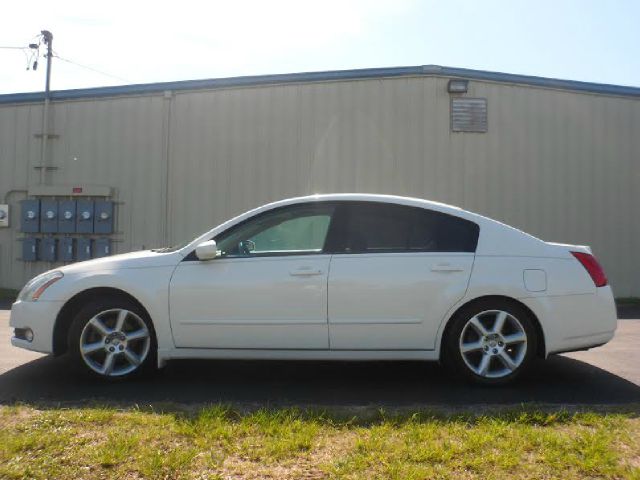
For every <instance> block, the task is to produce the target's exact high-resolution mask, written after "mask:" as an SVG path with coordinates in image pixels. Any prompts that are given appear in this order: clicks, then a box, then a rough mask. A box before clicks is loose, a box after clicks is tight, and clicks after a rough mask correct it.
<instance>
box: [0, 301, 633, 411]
mask: <svg viewBox="0 0 640 480" xmlns="http://www.w3.org/2000/svg"><path fill="white" fill-rule="evenodd" d="M626 316H627V317H628V316H629V315H626ZM635 318H636V319H626V320H619V322H618V331H617V333H616V337H615V338H614V339H613V341H611V342H610V343H608V344H607V345H605V346H603V347H599V348H596V349H593V350H589V351H586V352H576V353H571V354H566V355H558V356H552V357H551V358H550V359H548V360H546V361H539V362H537V363H536V364H535V365H534V367H533V368H532V370H531V371H530V372H529V373H528V374H527V375H526V376H523V378H522V379H520V380H519V381H518V382H517V383H515V384H513V385H511V386H507V387H501V388H488V387H481V386H475V385H468V384H465V383H462V382H460V381H459V380H458V379H457V378H455V377H453V376H452V375H451V374H449V373H448V372H447V371H446V370H444V369H442V368H441V367H440V366H439V365H437V364H435V363H425V362H316V361H314V362H304V361H299V362H280V361H220V360H214V361H211V360H207V361H200V360H198V361H195V360H188V361H187V360H181V361H173V362H170V363H169V364H168V366H167V367H166V368H164V369H163V370H162V371H161V372H159V373H158V374H157V375H154V376H152V377H150V378H144V379H136V380H134V381H127V382H115V383H113V382H103V381H100V380H94V379H91V378H86V377H82V376H80V377H78V376H77V375H73V374H71V373H70V369H69V363H68V360H67V359H66V358H65V357H60V358H54V357H52V356H47V355H41V354H37V353H32V352H27V351H24V350H21V349H18V348H14V347H12V346H11V345H10V341H9V339H10V337H11V329H10V328H9V311H8V310H0V404H12V403H16V402H18V403H25V404H33V405H73V404H86V403H105V404H115V405H123V406H132V405H140V406H158V405H163V404H165V403H166V402H170V403H180V404H203V403H214V402H224V403H228V404H237V405H251V406H299V407H317V406H331V407H333V406H341V407H359V406H377V407H385V408H386V407H398V408H403V407H411V408H419V407H422V408H430V407H461V406H469V405H520V404H531V403H534V404H545V405H548V404H552V405H567V406H572V407H576V406H577V407H580V406H585V407H588V406H593V405H599V406H608V405H611V406H621V405H626V406H629V405H640V349H639V348H638V345H639V344H640V315H635ZM639 408H640V407H639Z"/></svg>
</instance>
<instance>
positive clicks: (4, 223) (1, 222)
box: [0, 204, 9, 227]
mask: <svg viewBox="0 0 640 480" xmlns="http://www.w3.org/2000/svg"><path fill="white" fill-rule="evenodd" d="M8 226H9V205H7V204H0V227H8Z"/></svg>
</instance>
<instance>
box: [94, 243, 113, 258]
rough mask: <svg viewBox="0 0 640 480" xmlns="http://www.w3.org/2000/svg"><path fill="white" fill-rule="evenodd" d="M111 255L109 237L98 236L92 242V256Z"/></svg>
mask: <svg viewBox="0 0 640 480" xmlns="http://www.w3.org/2000/svg"><path fill="white" fill-rule="evenodd" d="M109 255H111V239H109V238H98V239H96V241H95V242H93V256H94V257H95V258H100V257H108V256H109Z"/></svg>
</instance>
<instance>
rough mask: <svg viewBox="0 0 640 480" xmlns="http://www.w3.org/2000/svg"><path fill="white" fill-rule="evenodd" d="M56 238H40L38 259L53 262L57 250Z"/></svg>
mask: <svg viewBox="0 0 640 480" xmlns="http://www.w3.org/2000/svg"><path fill="white" fill-rule="evenodd" d="M56 244H57V239H56V238H54V237H44V238H43V239H41V240H40V252H39V255H38V257H39V259H40V260H42V261H43V262H55V261H56V253H58V252H57V250H58V249H57V248H56V247H57V245H56Z"/></svg>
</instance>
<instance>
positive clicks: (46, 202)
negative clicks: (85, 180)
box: [0, 185, 116, 263]
mask: <svg viewBox="0 0 640 480" xmlns="http://www.w3.org/2000/svg"><path fill="white" fill-rule="evenodd" d="M28 194H29V196H30V197H31V198H28V199H26V200H22V201H21V202H20V206H21V213H20V230H21V231H22V232H23V233H26V234H27V235H28V236H26V237H25V238H23V239H22V241H23V245H22V259H23V260H24V261H27V262H36V261H42V262H63V263H70V262H74V261H84V260H89V259H91V258H100V257H106V256H109V255H111V254H112V253H113V252H112V248H113V245H114V243H113V242H114V241H116V240H114V239H113V238H111V235H112V234H114V233H115V214H116V202H114V201H112V200H110V199H109V197H111V195H112V191H111V189H110V188H107V187H105V189H102V190H100V189H98V188H97V187H96V188H93V187H92V188H88V189H87V190H86V191H85V189H84V187H82V188H81V187H73V189H71V188H70V187H64V186H51V185H47V186H39V187H38V189H35V188H34V189H29V192H28ZM3 226H9V205H3V204H0V227H3Z"/></svg>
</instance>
